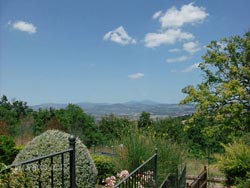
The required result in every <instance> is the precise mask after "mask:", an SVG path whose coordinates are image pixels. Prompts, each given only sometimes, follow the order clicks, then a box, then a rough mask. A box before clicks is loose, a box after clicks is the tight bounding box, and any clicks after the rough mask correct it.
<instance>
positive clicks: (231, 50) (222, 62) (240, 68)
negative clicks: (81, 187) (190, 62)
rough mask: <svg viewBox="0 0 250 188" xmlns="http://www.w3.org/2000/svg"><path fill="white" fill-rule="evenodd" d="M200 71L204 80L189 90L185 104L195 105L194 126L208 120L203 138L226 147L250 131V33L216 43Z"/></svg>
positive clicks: (211, 45) (192, 119) (211, 44)
mask: <svg viewBox="0 0 250 188" xmlns="http://www.w3.org/2000/svg"><path fill="white" fill-rule="evenodd" d="M202 58H203V62H201V63H200V65H199V67H200V69H201V70H202V71H203V73H204V74H203V76H204V79H203V81H202V82H201V83H200V84H198V85H197V86H196V87H194V86H187V87H185V88H184V89H182V92H183V93H185V94H187V96H186V97H185V98H184V99H183V100H182V101H181V102H180V103H181V104H188V103H194V104H195V105H196V111H195V112H194V114H193V116H192V118H191V119H190V120H189V123H191V126H194V125H195V124H196V121H197V120H198V121H200V119H201V118H203V119H206V122H209V123H206V125H205V126H204V128H203V129H202V134H203V136H207V138H208V139H209V138H213V137H215V138H218V140H219V141H222V142H224V143H226V142H228V141H230V140H231V139H232V138H233V137H234V136H239V135H241V134H242V133H244V132H249V131H250V126H249V125H250V118H249V117H250V32H247V33H245V34H244V36H243V37H241V36H233V37H229V38H224V39H221V40H220V41H219V42H217V41H212V42H211V43H210V44H209V45H208V46H207V53H206V54H205V55H204V56H203V57H202Z"/></svg>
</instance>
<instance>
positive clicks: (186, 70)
mask: <svg viewBox="0 0 250 188" xmlns="http://www.w3.org/2000/svg"><path fill="white" fill-rule="evenodd" d="M199 64H200V63H195V64H193V65H191V66H189V67H187V68H186V69H184V70H182V71H181V72H191V71H193V70H194V69H198V68H199Z"/></svg>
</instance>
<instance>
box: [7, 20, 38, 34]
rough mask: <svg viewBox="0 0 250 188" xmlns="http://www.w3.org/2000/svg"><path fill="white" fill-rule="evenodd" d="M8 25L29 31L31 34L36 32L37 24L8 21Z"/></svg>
mask: <svg viewBox="0 0 250 188" xmlns="http://www.w3.org/2000/svg"><path fill="white" fill-rule="evenodd" d="M8 25H11V26H12V28H13V29H15V30H19V31H23V32H27V33H29V34H33V33H36V26H34V25H33V24H32V23H28V22H24V21H16V22H14V23H11V22H10V21H9V22H8Z"/></svg>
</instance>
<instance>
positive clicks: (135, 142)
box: [115, 128, 186, 183]
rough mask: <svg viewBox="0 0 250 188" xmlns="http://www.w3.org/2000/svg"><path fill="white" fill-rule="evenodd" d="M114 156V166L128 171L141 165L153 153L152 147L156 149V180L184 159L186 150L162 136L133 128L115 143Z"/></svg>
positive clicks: (161, 178) (174, 168) (172, 170)
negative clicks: (115, 155) (115, 154)
mask: <svg viewBox="0 0 250 188" xmlns="http://www.w3.org/2000/svg"><path fill="white" fill-rule="evenodd" d="M116 145H117V146H116V150H115V151H116V153H117V154H118V156H117V157H116V158H115V161H116V166H118V167H119V168H120V169H121V170H122V169H127V170H129V171H130V172H131V171H132V170H134V169H135V168H137V167H138V166H139V165H141V164H142V163H143V162H144V161H145V160H147V159H148V158H149V157H150V156H152V155H153V153H154V149H155V148H157V149H158V167H157V168H158V182H160V183H161V182H162V181H163V179H165V177H166V176H167V175H168V174H169V173H172V172H175V170H176V168H177V167H178V166H179V165H181V164H182V163H183V162H184V161H185V157H186V150H185V149H184V147H182V146H180V145H178V144H177V143H175V142H172V141H170V140H168V139H166V138H163V137H155V136H154V134H153V133H149V132H145V131H142V130H140V129H137V128H133V129H131V130H130V131H129V133H128V134H126V135H123V136H122V137H121V139H120V140H119V141H117V144H116Z"/></svg>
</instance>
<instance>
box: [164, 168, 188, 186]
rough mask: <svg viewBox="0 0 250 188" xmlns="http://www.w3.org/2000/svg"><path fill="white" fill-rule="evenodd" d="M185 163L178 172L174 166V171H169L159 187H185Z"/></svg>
mask: <svg viewBox="0 0 250 188" xmlns="http://www.w3.org/2000/svg"><path fill="white" fill-rule="evenodd" d="M186 170H187V168H186V165H185V166H184V167H183V168H182V169H181V172H180V173H179V170H178V168H176V171H175V173H170V174H168V176H167V177H166V178H165V180H164V181H163V182H162V184H161V185H160V188H185V187H186Z"/></svg>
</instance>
